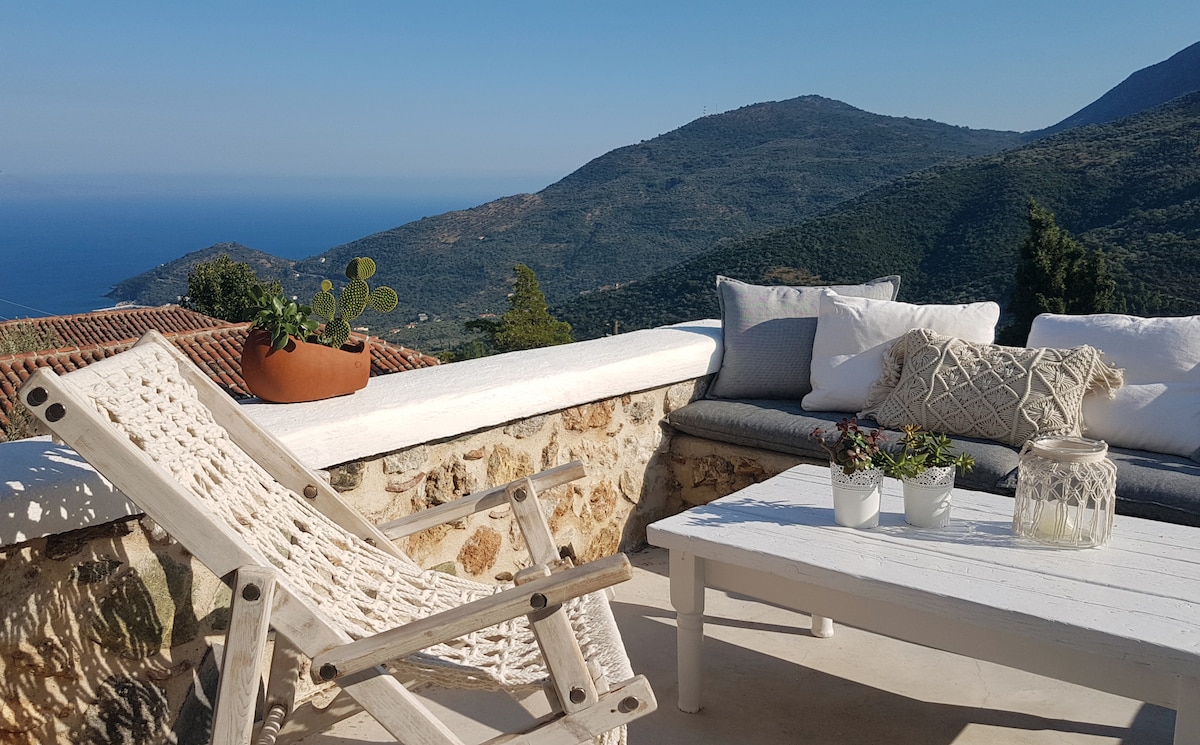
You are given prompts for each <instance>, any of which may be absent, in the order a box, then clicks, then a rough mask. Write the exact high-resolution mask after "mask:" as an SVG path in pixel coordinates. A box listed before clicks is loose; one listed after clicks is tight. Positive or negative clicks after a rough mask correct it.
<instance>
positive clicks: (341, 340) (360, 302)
mask: <svg viewBox="0 0 1200 745" xmlns="http://www.w3.org/2000/svg"><path fill="white" fill-rule="evenodd" d="M373 276H375V261H374V260H373V259H370V258H367V257H365V256H359V257H356V258H353V259H351V260H350V263H349V264H347V265H346V279H348V280H349V282H348V283H347V284H346V286H345V287H343V288H342V291H341V294H340V296H338V297H334V294H333V283H332V282H330V281H329V280H325V281H323V282H321V290H320V291H319V292H318V293H317V294H315V295H313V299H312V308H313V313H315V314H316V315H318V316H321V317H322V318H324V319H325V330H324V331H323V332H322V334H321V336H320V341H321V343H323V344H327V345H329V346H331V347H334V348H337V347H340V346H342V345H343V344H345V343H346V342H347V341H348V340H349V339H350V322H351V321H353V320H354V319H355V318H358V317H359V316H361V315H362V314H363V311H365V310H366V309H367V306H368V305H369V306H371V307H372V308H374V309H375V310H377V311H379V312H380V313H387V312H388V311H390V310H393V309H394V308H395V307H396V305H397V304H398V303H399V302H400V296H399V295H397V294H396V291H395V290H393V289H392V288H391V287H384V286H381V287H376V288H375V289H374V290H372V289H371V288H370V286H369V285H368V284H367V280H368V279H370V278H371V277H373Z"/></svg>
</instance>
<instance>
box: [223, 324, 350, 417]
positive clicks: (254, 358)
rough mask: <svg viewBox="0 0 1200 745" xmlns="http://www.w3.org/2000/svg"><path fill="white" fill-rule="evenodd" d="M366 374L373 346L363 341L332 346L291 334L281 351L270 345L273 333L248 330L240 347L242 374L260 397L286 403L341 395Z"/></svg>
mask: <svg viewBox="0 0 1200 745" xmlns="http://www.w3.org/2000/svg"><path fill="white" fill-rule="evenodd" d="M370 376H371V349H370V347H369V346H368V345H367V343H366V341H365V340H362V339H358V340H353V341H350V342H348V343H347V344H346V345H345V346H343V347H342V348H341V349H332V348H330V347H327V346H325V345H324V344H315V343H305V342H299V341H297V340H296V339H294V338H293V339H290V340H289V341H288V344H287V346H286V347H284V348H283V349H271V335H270V334H269V333H267V332H266V331H264V330H262V329H251V331H250V334H249V335H248V336H247V337H246V343H245V344H244V345H243V346H242V378H243V379H244V380H245V381H246V386H247V387H248V388H249V389H250V392H251V393H253V394H254V395H256V396H258V397H259V398H261V399H263V400H264V401H272V402H274V403H281V404H290V403H298V402H300V401H317V400H319V399H322V398H332V397H334V396H344V395H346V394H348V393H353V392H355V391H357V390H358V389H359V388H363V387H364V386H366V384H367V379H368V378H370Z"/></svg>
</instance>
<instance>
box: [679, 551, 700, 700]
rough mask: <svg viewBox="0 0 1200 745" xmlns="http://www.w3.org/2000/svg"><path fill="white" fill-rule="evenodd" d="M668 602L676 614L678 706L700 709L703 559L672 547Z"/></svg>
mask: <svg viewBox="0 0 1200 745" xmlns="http://www.w3.org/2000/svg"><path fill="white" fill-rule="evenodd" d="M671 605H673V606H674V607H675V614H676V624H677V630H676V635H677V636H676V643H677V649H678V655H679V657H678V666H679V670H678V674H679V709H680V711H686V712H688V713H689V714H694V713H696V712H697V711H700V706H701V704H700V689H701V682H702V681H701V679H700V651H701V646H702V645H703V643H704V560H703V559H701V558H699V557H698V556H696V555H694V554H689V553H685V552H683V551H674V550H673V551H671Z"/></svg>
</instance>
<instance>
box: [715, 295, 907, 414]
mask: <svg viewBox="0 0 1200 745" xmlns="http://www.w3.org/2000/svg"><path fill="white" fill-rule="evenodd" d="M825 290H833V291H834V292H836V293H837V294H839V295H849V296H851V297H866V298H873V299H876V300H895V299H896V293H897V292H899V291H900V277H898V276H895V275H893V276H889V277H879V278H878V279H873V280H871V281H870V282H864V283H863V284H861V285H832V286H830V287H785V286H781V285H780V286H762V285H751V284H746V283H745V282H739V281H738V280H736V279H730V278H728V277H717V299H718V300H719V301H720V304H721V328H722V331H723V337H724V351H723V354H722V357H721V369H720V371H719V372H718V373H717V379H716V380H715V381H713V384H712V386H711V387H710V388H709V392H708V395H709V397H711V398H776V399H799V398H803V397H804V395H805V394H807V393H808V392H809V391H810V390H812V386H811V385H810V384H809V377H808V368H809V364H810V363H811V361H812V345H813V337H814V336H815V335H816V332H817V312H818V311H819V309H820V307H821V302H820V301H821V294H822V293H823V292H824V291H825Z"/></svg>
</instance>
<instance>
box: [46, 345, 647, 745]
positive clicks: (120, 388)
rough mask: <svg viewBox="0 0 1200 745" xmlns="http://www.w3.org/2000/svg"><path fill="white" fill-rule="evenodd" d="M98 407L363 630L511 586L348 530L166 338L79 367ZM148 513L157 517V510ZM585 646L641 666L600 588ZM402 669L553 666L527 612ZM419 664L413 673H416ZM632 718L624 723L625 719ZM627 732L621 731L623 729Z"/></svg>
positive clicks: (616, 674) (302, 585) (290, 576)
mask: <svg viewBox="0 0 1200 745" xmlns="http://www.w3.org/2000/svg"><path fill="white" fill-rule="evenodd" d="M70 381H71V383H73V384H75V385H76V386H77V387H78V388H79V389H80V392H81V393H83V394H84V395H85V396H87V397H90V398H91V399H92V401H93V402H94V404H95V406H96V408H97V410H98V411H99V412H100V413H101V414H102V415H103V416H105V417H106V418H108V419H110V420H111V421H112V422H113V424H114V425H115V426H116V427H117V428H118V429H119V430H120V431H122V432H123V433H124V434H126V435H127V436H128V437H129V439H130V440H131V441H132V442H133V443H134V444H135V445H136V446H137V447H139V448H140V449H142V450H143V451H145V452H146V453H147V454H148V455H149V456H150V457H151V458H152V459H153V460H154V461H155V462H156V463H157V464H158V465H159V466H161V467H162V468H164V469H165V470H167V471H169V472H170V474H171V475H172V476H173V477H174V478H175V479H176V480H177V481H178V482H179V483H180V484H181V485H183V487H184V488H186V489H187V490H188V491H189V492H191V494H192V495H194V497H195V498H196V499H197V500H198V501H199V502H201V503H202V504H203V505H204V507H205V508H206V509H207V510H208V511H209V512H210V513H212V514H213V515H214V517H215V518H216V519H217V520H219V521H220V522H223V523H224V524H225V525H227V526H229V527H231V528H232V529H233V530H234V531H236V532H237V534H238V535H239V536H241V538H242V539H243V540H244V541H245V542H246V543H247V544H249V545H250V546H251V548H252V549H253V550H254V551H256V552H257V553H258V554H260V555H261V557H262V560H263V564H264V565H266V564H269V565H271V566H273V567H275V568H276V569H277V570H279V573H280V577H279V582H280V583H282V584H283V585H284V586H285V587H286V588H287V589H288V590H289V591H290V592H292V593H293V594H295V595H297V596H299V597H302V598H305V599H306V600H307V601H308V602H310V603H311V604H312V605H314V606H316V607H317V608H318V609H319V610H320V611H321V612H322V613H324V614H326V616H327V617H328V619H330V620H331V622H332V623H333V624H334V625H336V626H338V627H340V628H341V629H343V630H344V631H345V632H346V633H347V634H348V635H349V636H350V637H351V638H355V639H358V638H362V637H365V636H369V635H372V634H375V633H378V632H380V631H384V630H386V629H389V628H395V627H397V626H400V625H403V624H405V623H407V622H409V621H412V620H414V619H416V618H420V617H423V616H428V615H431V614H433V613H436V612H438V611H442V610H448V609H451V608H455V607H458V606H460V605H462V604H463V603H466V602H469V601H471V600H476V599H479V598H482V597H486V596H489V595H491V594H493V593H495V592H498V591H500V590H501V589H503V588H500V587H495V586H492V585H486V584H482V583H477V582H474V581H471V580H467V579H463V578H460V577H455V576H453V575H449V574H444V573H441V572H434V571H430V570H422V569H421V568H420V567H419V566H417V565H416V564H415V563H414V562H412V561H410V560H406V559H398V558H397V557H395V556H393V555H391V554H388V553H385V552H383V551H380V550H378V549H376V548H374V547H372V546H370V545H368V544H366V543H365V542H363V541H361V540H358V539H357V538H356V537H354V536H353V535H351V534H349V533H348V532H346V531H345V530H344V529H343V528H342V527H341V526H339V525H338V524H337V523H335V522H333V521H332V520H330V519H328V518H326V517H325V516H324V515H322V514H321V513H320V512H318V511H316V510H315V509H314V508H312V507H311V506H310V505H308V504H307V503H306V502H305V500H304V499H303V498H301V497H300V496H298V495H296V494H295V493H293V492H291V491H289V490H287V489H285V488H284V487H282V486H281V485H280V484H279V483H277V482H276V481H275V480H274V479H273V478H272V477H271V476H270V475H269V474H268V473H267V472H266V471H265V470H263V469H262V468H261V467H260V466H259V465H258V464H257V463H256V462H255V461H254V460H253V459H252V458H250V456H249V455H247V454H246V453H245V452H244V451H242V450H241V449H240V448H239V447H238V446H237V445H235V444H234V443H233V442H232V440H231V439H230V438H229V435H228V433H227V432H226V431H225V430H224V429H223V428H221V427H220V426H219V425H218V424H217V423H216V422H215V421H214V419H213V416H212V414H211V412H210V411H209V410H208V408H207V407H205V406H204V405H202V404H201V403H200V401H199V400H198V398H197V392H196V390H195V389H194V388H193V387H192V386H191V385H190V384H189V383H188V382H187V381H186V380H185V378H184V377H183V375H182V374H181V373H180V370H179V367H178V363H177V362H176V361H175V360H174V359H173V358H172V357H171V356H170V354H169V353H168V352H167V351H166V350H163V349H161V348H159V346H158V345H157V344H142V345H139V346H137V347H135V348H134V349H132V350H130V351H128V352H125V353H123V354H120V355H116V356H115V357H112V358H110V359H108V360H105V361H103V362H99V363H95V364H92V365H89V366H88V367H86V368H83V369H81V370H79V371H76V372H73V373H71V374H70ZM151 517H154V516H153V515H152V516H151ZM566 607H567V612H568V617H569V618H570V621H571V625H572V627H573V628H574V630H575V633H576V636H577V638H578V639H579V642H580V646H581V647H582V649H583V653H584V657H585V659H588V660H594V661H595V662H596V663H598V665H599V667H600V669H601V670H602V671H603V672H604V673H605V677H607V678H608V679H609V680H612V681H621V680H626V679H628V678H630V677H632V675H633V673H632V670H631V669H630V666H629V662H628V659H627V658H626V657H625V653H624V647H623V645H622V643H621V641H620V635H619V632H618V631H617V628H616V624H615V621H614V620H613V617H612V612H611V610H610V609H609V607H608V602H607V599H606V598H605V597H604V596H603V594H602V593H594V594H593V595H589V596H586V597H584V598H580V599H578V600H576V601H572V602H571V603H569V604H568V605H567V606H566ZM395 672H396V673H397V674H398V675H400V676H401V679H409V680H417V681H420V682H425V683H434V684H438V685H442V686H447V687H458V688H490V689H495V688H519V687H526V686H539V685H540V684H541V682H542V680H543V679H544V678H545V676H546V670H545V667H544V664H543V663H542V659H541V654H540V652H539V650H538V647H537V644H536V642H535V640H534V637H533V634H532V632H531V631H530V628H529V625H528V623H527V621H526V619H525V618H524V617H521V618H518V619H515V620H513V621H509V622H506V623H503V624H499V625H497V626H492V627H490V628H487V629H483V630H481V631H478V632H476V633H473V634H469V635H467V636H464V637H461V638H459V639H457V640H454V641H452V642H449V643H446V644H439V645H437V646H434V647H430V648H429V649H427V650H425V651H424V652H422V653H419V654H417V655H413V656H412V657H410V658H407V659H405V660H402V661H399V662H398V663H397V664H396V665H395ZM409 676H411V677H409ZM622 729H623V728H622ZM612 734H614V735H618V737H619V739H616V740H612V741H614V742H615V741H623V737H620V736H619V733H615V732H614V733H612Z"/></svg>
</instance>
